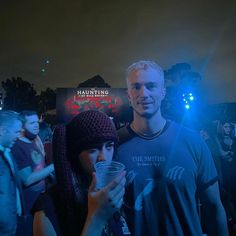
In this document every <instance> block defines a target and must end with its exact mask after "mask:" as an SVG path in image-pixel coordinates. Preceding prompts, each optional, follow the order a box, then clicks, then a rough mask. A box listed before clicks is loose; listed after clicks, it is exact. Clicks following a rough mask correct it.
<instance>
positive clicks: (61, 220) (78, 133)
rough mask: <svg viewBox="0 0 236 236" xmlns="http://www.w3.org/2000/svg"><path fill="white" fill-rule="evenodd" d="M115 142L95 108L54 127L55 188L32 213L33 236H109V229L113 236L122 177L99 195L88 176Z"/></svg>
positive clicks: (107, 122) (111, 151)
mask: <svg viewBox="0 0 236 236" xmlns="http://www.w3.org/2000/svg"><path fill="white" fill-rule="evenodd" d="M117 141H118V136H117V133H116V130H115V127H114V125H113V123H112V122H111V120H110V118H109V117H108V116H107V115H105V114H104V113H102V112H99V111H95V110H91V111H85V112H82V113H80V114H79V115H77V116H76V117H75V118H74V119H73V120H72V121H71V122H70V123H69V124H67V125H66V126H63V125H62V126H59V127H57V128H56V130H55V132H54V138H53V154H54V166H55V172H56V177H57V185H56V186H55V187H54V189H52V190H50V191H48V192H47V193H46V194H43V195H42V196H41V197H40V198H39V199H38V203H37V204H36V206H35V208H34V209H33V213H34V235H35V236H39V235H40V236H46V235H50V236H53V235H66V236H67V235H106V234H107V235H109V232H111V231H112V233H113V234H115V235H119V233H117V232H121V231H120V229H119V227H120V228H122V226H123V225H121V224H120V221H119V219H120V216H117V213H115V212H117V210H118V209H119V208H120V207H121V205H122V199H123V195H124V185H125V173H124V172H123V173H122V174H121V175H120V176H118V177H117V178H116V179H115V180H114V181H112V182H111V183H109V184H108V185H107V186H106V187H104V188H103V189H101V190H99V191H96V190H95V186H96V176H95V174H94V173H93V170H94V168H93V166H94V164H95V163H96V162H98V161H102V160H107V161H109V160H112V158H113V155H114V149H115V146H116V144H117ZM114 213H115V214H114ZM113 214H114V217H113ZM117 219H118V220H117ZM122 219H123V218H122ZM107 222H109V223H108V224H107ZM107 225H108V226H107ZM105 226H107V227H106V229H104V227H105ZM113 226H115V227H113ZM112 227H113V228H112ZM115 231H116V232H115ZM121 235H122V234H121Z"/></svg>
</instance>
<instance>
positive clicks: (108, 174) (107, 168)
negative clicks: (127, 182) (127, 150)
mask: <svg viewBox="0 0 236 236" xmlns="http://www.w3.org/2000/svg"><path fill="white" fill-rule="evenodd" d="M94 168H95V171H96V179H97V184H96V188H97V189H101V188H103V187H105V186H106V185H107V184H109V183H110V182H111V181H112V180H114V179H115V178H116V177H117V176H119V175H120V174H121V172H122V171H124V169H125V166H124V165H123V164H122V163H120V162H117V161H100V162H97V163H96V164H95V165H94Z"/></svg>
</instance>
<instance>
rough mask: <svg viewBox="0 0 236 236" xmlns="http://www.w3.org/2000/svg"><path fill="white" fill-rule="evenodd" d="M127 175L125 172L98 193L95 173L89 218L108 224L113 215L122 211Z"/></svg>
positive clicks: (90, 192) (89, 203)
mask: <svg viewBox="0 0 236 236" xmlns="http://www.w3.org/2000/svg"><path fill="white" fill-rule="evenodd" d="M125 174H126V172H125V171H123V172H122V173H121V174H120V175H119V176H117V177H116V178H115V179H114V180H113V181H112V182H110V183H109V184H108V185H107V186H105V187H104V188H102V189H100V190H98V191H96V175H95V173H93V179H92V183H91V185H90V188H89V192H88V216H90V217H95V218H96V219H98V220H99V221H104V222H106V221H107V220H108V219H109V218H110V217H111V216H112V214H113V213H114V212H115V211H117V210H118V209H120V207H121V205H122V203H123V196H124V193H125V188H124V186H125V181H126V180H125Z"/></svg>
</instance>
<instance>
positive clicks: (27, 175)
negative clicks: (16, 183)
mask: <svg viewBox="0 0 236 236" xmlns="http://www.w3.org/2000/svg"><path fill="white" fill-rule="evenodd" d="M20 116H21V118H22V120H23V131H22V133H21V136H20V137H19V139H18V140H17V141H16V143H15V144H14V146H13V147H12V154H13V157H14V160H15V162H16V164H17V167H18V169H19V177H20V180H21V182H22V185H23V194H24V199H25V203H26V214H27V219H26V220H25V221H24V222H23V221H20V222H18V229H17V235H25V236H28V235H32V226H33V225H32V223H33V219H32V216H31V214H30V210H31V208H32V207H33V205H34V203H35V201H36V199H37V198H38V196H39V194H40V193H41V192H44V191H45V179H46V178H47V177H48V176H49V175H50V174H51V173H53V171H54V166H53V164H50V165H48V166H45V152H44V148H43V144H42V141H41V140H40V138H39V136H38V133H39V118H38V115H37V113H36V112H35V111H22V112H21V113H20Z"/></svg>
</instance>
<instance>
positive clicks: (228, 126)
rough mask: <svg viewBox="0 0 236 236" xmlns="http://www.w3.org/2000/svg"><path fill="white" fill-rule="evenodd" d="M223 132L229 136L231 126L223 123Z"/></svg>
mask: <svg viewBox="0 0 236 236" xmlns="http://www.w3.org/2000/svg"><path fill="white" fill-rule="evenodd" d="M223 131H224V134H225V135H230V133H231V131H232V126H231V125H230V123H225V124H224V125H223Z"/></svg>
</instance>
